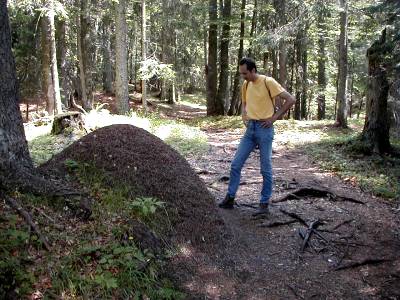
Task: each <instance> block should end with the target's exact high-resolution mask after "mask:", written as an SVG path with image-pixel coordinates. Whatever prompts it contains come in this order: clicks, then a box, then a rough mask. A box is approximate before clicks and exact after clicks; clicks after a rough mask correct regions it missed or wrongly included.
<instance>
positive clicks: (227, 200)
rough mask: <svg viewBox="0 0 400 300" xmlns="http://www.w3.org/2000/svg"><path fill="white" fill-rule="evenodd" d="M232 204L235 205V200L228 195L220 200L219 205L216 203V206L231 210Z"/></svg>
mask: <svg viewBox="0 0 400 300" xmlns="http://www.w3.org/2000/svg"><path fill="white" fill-rule="evenodd" d="M234 203H235V198H233V197H231V196H229V195H226V196H225V199H224V200H222V201H221V202H220V203H218V206H219V207H221V208H228V209H232V208H233V204H234Z"/></svg>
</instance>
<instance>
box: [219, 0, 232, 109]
mask: <svg viewBox="0 0 400 300" xmlns="http://www.w3.org/2000/svg"><path fill="white" fill-rule="evenodd" d="M222 17H223V21H224V24H223V26H222V33H221V52H220V55H221V56H220V75H219V88H218V93H217V96H216V99H215V108H216V114H218V115H224V114H225V103H226V102H227V98H228V96H229V90H228V80H229V42H230V18H231V0H224V6H223V10H222Z"/></svg>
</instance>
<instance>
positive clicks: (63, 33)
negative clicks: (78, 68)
mask: <svg viewBox="0 0 400 300" xmlns="http://www.w3.org/2000/svg"><path fill="white" fill-rule="evenodd" d="M57 24H58V26H57V27H58V28H57V31H58V43H57V58H58V61H59V64H58V65H59V66H60V85H61V91H60V94H61V102H62V103H63V104H64V106H65V107H66V108H69V106H70V103H69V93H70V91H69V84H68V61H67V49H68V48H67V40H66V37H67V24H66V22H65V20H59V21H58V22H57Z"/></svg>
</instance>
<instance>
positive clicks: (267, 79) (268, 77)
mask: <svg viewBox="0 0 400 300" xmlns="http://www.w3.org/2000/svg"><path fill="white" fill-rule="evenodd" d="M263 76H264V80H265V81H267V82H274V81H276V79H275V78H274V77H272V76H267V75H263Z"/></svg>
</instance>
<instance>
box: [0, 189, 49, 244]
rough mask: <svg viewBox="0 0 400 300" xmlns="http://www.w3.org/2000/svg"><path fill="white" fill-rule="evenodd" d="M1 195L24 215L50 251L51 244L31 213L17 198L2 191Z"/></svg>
mask: <svg viewBox="0 0 400 300" xmlns="http://www.w3.org/2000/svg"><path fill="white" fill-rule="evenodd" d="M0 197H1V198H4V200H5V201H6V203H7V204H8V205H10V206H11V207H12V208H13V209H14V210H15V211H16V212H17V213H18V214H19V215H20V216H22V217H23V218H24V219H25V222H26V223H27V224H28V225H29V226H30V227H31V228H32V230H33V232H35V233H36V234H37V235H38V237H39V239H40V241H41V242H42V243H43V245H44V247H45V248H46V250H47V251H50V250H51V246H50V244H49V242H48V241H47V239H46V237H45V236H44V235H43V234H42V233H41V232H40V230H39V228H38V226H37V225H36V224H35V223H34V222H33V220H32V217H31V215H30V214H29V213H28V212H27V211H26V210H25V209H23V208H22V207H21V206H20V205H19V204H18V203H17V201H16V200H15V199H13V198H11V197H8V196H7V195H5V194H4V193H3V192H1V191H0Z"/></svg>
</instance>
